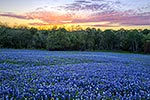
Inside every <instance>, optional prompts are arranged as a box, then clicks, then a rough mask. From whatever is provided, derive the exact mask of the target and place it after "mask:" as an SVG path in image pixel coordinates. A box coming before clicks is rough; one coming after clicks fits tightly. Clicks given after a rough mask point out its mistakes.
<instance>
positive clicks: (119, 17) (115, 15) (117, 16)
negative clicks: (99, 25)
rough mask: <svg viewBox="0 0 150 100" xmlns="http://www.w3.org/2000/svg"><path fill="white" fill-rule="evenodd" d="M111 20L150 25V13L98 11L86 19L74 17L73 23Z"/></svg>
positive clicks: (123, 23)
mask: <svg viewBox="0 0 150 100" xmlns="http://www.w3.org/2000/svg"><path fill="white" fill-rule="evenodd" d="M88 22H110V23H111V24H120V25H127V26H135V25H136V26H137V25H150V13H144V14H143V15H142V14H137V13H135V12H134V11H130V10H129V11H125V12H103V13H96V14H93V15H91V16H89V17H88V18H86V19H74V20H73V21H72V23H88Z"/></svg>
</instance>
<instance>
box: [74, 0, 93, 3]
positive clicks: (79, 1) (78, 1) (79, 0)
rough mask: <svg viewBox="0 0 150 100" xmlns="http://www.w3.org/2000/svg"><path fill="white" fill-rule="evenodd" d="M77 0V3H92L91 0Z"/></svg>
mask: <svg viewBox="0 0 150 100" xmlns="http://www.w3.org/2000/svg"><path fill="white" fill-rule="evenodd" d="M75 2H77V3H91V2H90V1H86V0H76V1H75Z"/></svg>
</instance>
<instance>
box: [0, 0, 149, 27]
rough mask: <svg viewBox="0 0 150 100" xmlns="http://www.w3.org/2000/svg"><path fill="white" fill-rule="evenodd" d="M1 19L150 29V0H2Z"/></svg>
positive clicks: (37, 24)
mask: <svg viewBox="0 0 150 100" xmlns="http://www.w3.org/2000/svg"><path fill="white" fill-rule="evenodd" d="M0 22H2V23H8V24H10V25H22V24H23V25H28V26H33V27H34V26H36V27H37V26H43V27H48V26H52V25H55V26H57V25H58V26H63V25H64V26H71V25H80V26H83V27H94V28H101V29H120V28H127V29H134V28H136V29H143V28H148V29H150V0H0Z"/></svg>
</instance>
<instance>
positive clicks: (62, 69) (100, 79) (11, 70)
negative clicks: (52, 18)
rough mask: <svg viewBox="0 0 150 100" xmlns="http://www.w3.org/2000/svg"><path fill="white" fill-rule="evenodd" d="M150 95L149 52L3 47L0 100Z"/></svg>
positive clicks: (110, 98) (144, 99)
mask: <svg viewBox="0 0 150 100" xmlns="http://www.w3.org/2000/svg"><path fill="white" fill-rule="evenodd" d="M1 99H2V100H14V99H17V100H37V99H38V100H50V99H56V100H73V99H75V100H76V99H77V100H83V99H85V100H88V99H89V100H100V99H103V100H105V99H107V100H113V99H118V100H120V99H124V100H126V99H128V100H131V99H134V100H141V99H142V100H148V99H150V55H142V54H122V53H108V52H107V53H106V52H76V51H42V50H14V49H0V100H1Z"/></svg>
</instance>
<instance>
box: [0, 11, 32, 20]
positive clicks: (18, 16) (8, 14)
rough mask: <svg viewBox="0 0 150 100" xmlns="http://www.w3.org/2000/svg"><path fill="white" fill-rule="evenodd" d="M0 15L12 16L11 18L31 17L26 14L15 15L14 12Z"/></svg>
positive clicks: (27, 18)
mask: <svg viewBox="0 0 150 100" xmlns="http://www.w3.org/2000/svg"><path fill="white" fill-rule="evenodd" d="M0 16H4V17H12V18H17V19H26V20H29V19H33V18H31V17H30V16H26V15H17V14H14V13H0Z"/></svg>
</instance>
